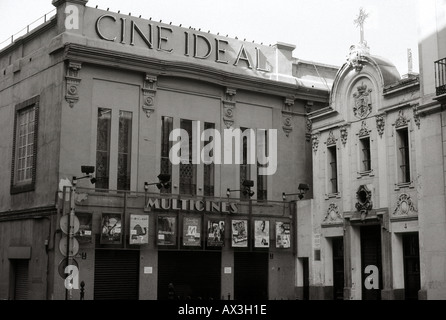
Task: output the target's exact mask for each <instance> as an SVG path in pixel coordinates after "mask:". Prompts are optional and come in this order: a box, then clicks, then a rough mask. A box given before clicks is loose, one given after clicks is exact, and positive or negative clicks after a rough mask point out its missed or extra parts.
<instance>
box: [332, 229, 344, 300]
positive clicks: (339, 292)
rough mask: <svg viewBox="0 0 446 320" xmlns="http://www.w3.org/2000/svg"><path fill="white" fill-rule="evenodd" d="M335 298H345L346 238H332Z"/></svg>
mask: <svg viewBox="0 0 446 320" xmlns="http://www.w3.org/2000/svg"><path fill="white" fill-rule="evenodd" d="M332 247H333V299H334V300H344V238H343V237H336V238H332Z"/></svg>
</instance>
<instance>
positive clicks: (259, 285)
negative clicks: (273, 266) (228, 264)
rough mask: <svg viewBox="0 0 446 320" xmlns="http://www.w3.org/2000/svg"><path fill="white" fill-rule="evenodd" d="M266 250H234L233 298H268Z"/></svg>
mask: <svg viewBox="0 0 446 320" xmlns="http://www.w3.org/2000/svg"><path fill="white" fill-rule="evenodd" d="M268 259H269V254H268V252H234V298H235V300H268Z"/></svg>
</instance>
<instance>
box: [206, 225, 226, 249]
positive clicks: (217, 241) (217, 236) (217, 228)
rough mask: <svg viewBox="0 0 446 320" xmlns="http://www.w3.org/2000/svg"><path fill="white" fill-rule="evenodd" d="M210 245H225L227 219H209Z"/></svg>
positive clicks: (208, 238) (208, 241)
mask: <svg viewBox="0 0 446 320" xmlns="http://www.w3.org/2000/svg"><path fill="white" fill-rule="evenodd" d="M207 245H208V247H224V245H225V221H224V220H209V221H208V237H207Z"/></svg>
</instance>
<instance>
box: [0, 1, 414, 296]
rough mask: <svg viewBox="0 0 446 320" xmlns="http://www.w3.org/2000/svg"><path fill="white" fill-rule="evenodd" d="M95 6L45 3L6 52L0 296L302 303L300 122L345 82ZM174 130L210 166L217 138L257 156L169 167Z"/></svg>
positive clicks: (308, 159) (307, 170)
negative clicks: (235, 132) (263, 159)
mask: <svg viewBox="0 0 446 320" xmlns="http://www.w3.org/2000/svg"><path fill="white" fill-rule="evenodd" d="M86 3H87V1H86V0H72V1H64V0H58V1H53V4H54V6H55V7H56V8H57V13H56V15H55V17H53V18H52V19H49V20H48V21H47V22H45V23H44V24H42V25H41V26H39V27H38V28H36V29H34V30H32V31H31V32H30V33H28V34H26V35H25V36H23V37H21V38H19V39H16V40H15V42H14V43H12V44H11V45H9V46H8V47H6V48H4V49H3V50H2V51H0V132H1V137H2V139H1V140H0V149H1V150H2V152H1V154H0V177H1V179H2V181H10V183H9V184H5V183H3V184H1V185H0V258H1V264H0V299H66V298H67V299H80V294H81V290H79V289H76V284H75V283H82V284H83V285H84V287H83V290H84V291H83V293H84V298H85V299H88V300H91V299H150V300H155V299H167V298H168V297H172V296H174V297H175V298H179V299H214V300H215V299H237V300H241V299H247V298H249V299H295V298H301V297H302V296H303V295H304V291H305V290H304V287H305V286H306V287H307V288H308V283H305V286H304V285H303V284H304V282H305V281H304V280H303V279H304V278H302V277H300V278H299V277H298V275H299V274H301V273H300V272H301V271H302V270H304V269H305V270H306V272H308V265H309V260H308V256H303V255H302V254H303V253H300V251H299V250H301V249H300V248H301V246H303V245H304V244H305V241H303V242H301V243H300V244H298V235H297V228H298V227H297V225H298V221H299V220H300V219H302V217H305V216H310V206H308V205H305V204H306V203H309V202H308V201H293V200H296V199H298V198H299V197H298V196H295V194H296V193H299V192H300V191H299V190H298V186H299V185H300V184H309V185H310V189H309V190H306V188H305V187H304V188H302V190H301V191H306V194H305V196H304V199H309V198H311V197H312V195H313V190H314V189H313V187H312V186H311V184H312V180H313V177H312V170H311V168H312V152H313V147H314V141H311V139H310V137H311V136H310V131H309V130H310V127H309V125H308V124H309V122H308V121H307V120H308V118H307V113H308V112H309V111H315V110H319V109H322V108H324V107H326V106H327V105H328V103H329V88H330V87H331V85H332V81H333V79H334V75H335V73H336V69H335V68H333V67H330V66H326V65H322V64H314V63H309V62H305V61H301V60H298V59H296V58H293V56H292V52H293V49H294V46H292V45H288V44H284V43H277V44H276V45H273V46H265V45H260V44H257V43H252V42H247V41H241V40H238V39H232V38H228V37H223V36H220V35H215V34H211V33H208V32H203V31H200V30H196V29H193V28H184V27H181V26H174V25H172V24H165V23H161V22H155V21H151V20H147V19H143V18H137V17H134V16H131V15H123V14H119V13H113V12H109V11H105V10H100V9H94V8H90V7H88V6H86ZM66 12H68V13H66ZM77 13H78V15H77ZM73 17H79V20H78V21H77V20H76V19H75V20H70V21H71V22H70V23H71V24H70V23H66V20H67V18H70V19H72V18H73ZM77 22H78V25H77V24H76V23H77ZM367 84H368V82H367ZM323 110H325V109H323ZM174 129H183V132H187V134H188V136H189V137H191V138H190V139H189V140H188V143H186V145H188V146H189V149H190V150H193V151H197V150H198V151H197V153H198V155H200V154H201V153H200V151H202V150H205V149H206V147H209V144H211V141H212V146H213V147H214V149H213V153H209V155H210V156H215V157H214V159H215V158H217V156H218V151H219V150H223V151H224V152H223V151H222V153H221V154H222V155H223V154H225V152H227V150H226V149H224V148H226V146H227V144H226V142H227V141H222V144H221V146H218V144H217V140H218V139H217V138H216V137H215V136H214V137H213V139H200V137H201V135H202V133H203V132H204V131H205V130H207V129H216V130H217V131H219V132H221V133H223V132H224V130H225V129H227V130H228V129H241V131H243V132H250V131H249V130H248V129H253V130H256V131H253V132H254V133H255V135H254V137H255V139H254V140H255V143H254V140H253V138H252V137H251V136H249V137H250V138H248V137H247V136H245V135H244V136H245V138H241V140H240V141H238V142H239V144H237V143H236V142H234V145H233V146H232V147H229V149H228V150H230V151H234V154H240V155H244V156H245V157H243V158H242V161H241V162H240V163H233V164H230V163H227V162H225V161H223V160H222V161H221V162H218V161H211V162H207V164H205V163H203V162H202V161H198V162H197V161H188V160H193V152H191V153H190V156H189V157H188V156H186V155H185V154H182V155H181V156H182V160H184V161H183V162H181V163H179V164H174V163H172V162H171V161H170V159H169V152H170V150H171V148H172V147H174V146H175V142H173V141H169V135H170V133H171V132H172V131H173V130H174ZM258 129H260V130H258ZM416 129H417V128H416ZM265 130H266V131H265ZM265 132H266V133H265ZM262 134H263V135H265V139H263V138H260V137H261V135H262ZM204 136H206V134H204ZM222 136H223V134H222ZM197 137H198V139H197ZM205 138H206V137H205ZM276 138H277V140H276V141H274V140H275V139H276ZM222 140H223V139H222ZM181 141H182V142H183V140H181ZM234 141H236V139H234ZM262 141H263V143H262ZM251 142H252V143H251ZM271 142H274V143H271ZM250 146H251V147H250ZM252 146H254V147H256V148H252ZM266 146H268V147H266ZM265 148H266V150H267V154H268V156H269V162H268V163H266V164H265V163H260V162H258V161H253V159H255V158H258V156H259V153H260V151H263V150H265ZM253 150H254V151H253ZM275 152H276V155H277V168H276V170H273V174H269V175H265V174H262V171H264V169H267V168H268V167H270V166H271V167H270V168H271V169H272V168H273V167H272V166H273V165H274V160H273V158H272V155H273V154H274V153H275ZM320 152H321V150H319V154H316V160H315V163H318V161H320V160H318V159H319V156H320ZM197 153H196V154H197ZM198 158H200V157H198ZM222 159H223V156H222ZM91 167H94V169H95V170H94V173H93V174H92V175H91ZM160 174H161V176H160ZM73 177H77V178H76V179H74V178H73ZM86 177H88V178H89V179H86ZM93 177H94V180H93V181H91V179H92V178H93ZM158 177H161V178H163V177H164V178H165V177H169V179H167V180H169V181H160V180H159V178H158ZM84 178H85V179H84ZM92 182H95V184H92ZM157 184H158V186H157ZM73 186H75V188H73ZM158 187H159V188H158ZM228 189H229V190H228ZM252 193H254V194H252ZM282 193H286V194H292V195H290V196H287V199H286V201H284V200H283V198H282ZM293 194H294V195H293ZM336 201H338V199H337V198H336ZM298 206H299V207H302V208H300V209H299V210H297V209H296V207H298ZM378 216H379V215H378ZM411 228H412V227H411ZM327 230H328V229H327ZM336 232H338V233H339V230H338V229H336ZM73 234H74V235H73ZM332 234H334V233H332ZM67 266H73V268H74V267H75V268H76V270H78V271H79V273H78V276H76V275H75V274H74V273H73V274H72V278H73V281H69V283H73V285H74V286H75V287H74V288H73V289H72V290H66V286H65V284H66V282H65V278H66V276H67V274H66V273H65V272H66V267H67ZM298 278H299V279H300V280H298ZM307 279H308V278H307Z"/></svg>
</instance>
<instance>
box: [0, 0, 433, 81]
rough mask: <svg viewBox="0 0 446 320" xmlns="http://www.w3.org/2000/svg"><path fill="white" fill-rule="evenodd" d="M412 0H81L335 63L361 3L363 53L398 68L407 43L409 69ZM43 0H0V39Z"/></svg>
mask: <svg viewBox="0 0 446 320" xmlns="http://www.w3.org/2000/svg"><path fill="white" fill-rule="evenodd" d="M418 1H419V0H311V1H310V0H268V1H266V0H225V1H215V0H162V1H161V0H159V1H154V0H132V1H125V2H124V1H119V0H89V1H88V4H87V5H88V6H90V7H95V6H98V8H100V9H104V10H105V9H107V8H109V9H110V11H112V12H117V11H118V10H120V11H121V13H125V14H128V13H131V14H132V15H133V16H139V15H142V17H143V18H147V19H148V18H150V17H152V19H153V20H155V21H159V20H163V22H167V23H169V22H172V24H173V25H179V24H182V25H183V27H184V26H186V28H188V27H189V26H191V27H192V28H196V29H197V30H198V29H199V28H201V30H206V31H207V30H210V31H211V33H213V34H217V33H218V32H219V33H220V35H228V36H229V37H230V38H235V37H236V36H237V37H238V39H242V40H243V39H245V38H246V40H247V41H253V40H254V41H255V42H256V43H263V44H267V45H268V44H271V45H273V44H275V43H277V42H285V43H289V44H293V45H295V46H296V49H295V50H294V52H293V56H294V57H296V58H299V59H303V60H309V61H314V62H319V63H324V64H328V65H333V66H338V67H340V66H342V64H344V62H345V59H346V56H347V54H348V50H349V48H350V46H351V45H352V44H357V43H358V42H359V37H360V32H359V28H358V27H356V26H355V24H354V20H355V19H356V17H357V15H358V13H359V9H360V8H361V7H363V8H364V9H365V11H366V12H367V13H369V18H368V19H367V21H366V23H365V27H364V29H365V39H366V41H367V43H368V45H369V47H370V52H371V54H372V55H377V56H382V57H385V58H387V59H388V60H390V61H391V62H392V63H393V64H395V66H396V67H397V69H398V71H399V72H400V74H401V75H403V74H406V73H407V71H408V61H407V60H408V59H407V49H411V50H412V56H413V71H415V72H418V70H419V67H418V23H417V22H418V5H419V4H418ZM427 1H430V0H427ZM51 2H52V1H51V0H0V12H1V17H0V43H1V42H3V41H4V40H6V39H7V38H10V37H11V35H12V34H15V33H17V32H18V31H20V30H22V29H23V28H25V27H26V26H27V25H28V24H30V23H32V22H33V21H35V20H37V19H38V18H39V17H42V16H43V15H44V14H46V13H48V12H50V11H52V10H53V9H54V7H53V5H52V4H51ZM421 3H422V2H421ZM31 4H32V5H31ZM27 6H30V8H27ZM25 8H26V9H25ZM40 21H42V22H43V20H40ZM34 25H37V23H36V24H34ZM1 47H4V45H1V44H0V48H1Z"/></svg>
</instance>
